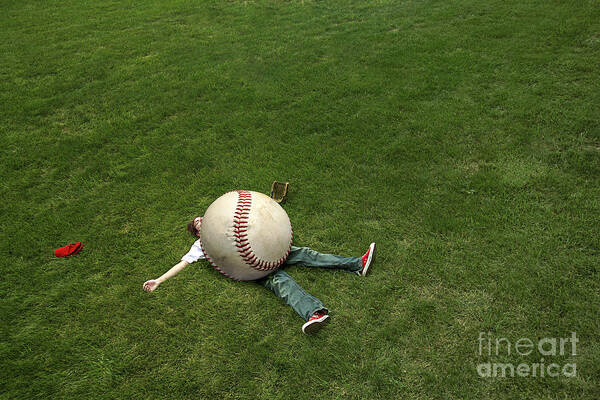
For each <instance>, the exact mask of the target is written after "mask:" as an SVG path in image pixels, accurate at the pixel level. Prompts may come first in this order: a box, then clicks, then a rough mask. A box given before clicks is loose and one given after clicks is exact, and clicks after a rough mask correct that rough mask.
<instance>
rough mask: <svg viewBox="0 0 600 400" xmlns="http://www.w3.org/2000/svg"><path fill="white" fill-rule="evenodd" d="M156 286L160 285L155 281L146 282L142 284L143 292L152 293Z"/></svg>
mask: <svg viewBox="0 0 600 400" xmlns="http://www.w3.org/2000/svg"><path fill="white" fill-rule="evenodd" d="M158 285H160V283H159V282H158V281H157V280H155V279H152V280H149V281H146V282H144V290H145V291H146V292H152V291H154V289H156V288H157V287H158Z"/></svg>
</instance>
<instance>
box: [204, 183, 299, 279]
mask: <svg viewBox="0 0 600 400" xmlns="http://www.w3.org/2000/svg"><path fill="white" fill-rule="evenodd" d="M200 242H201V244H202V250H203V251H204V254H205V255H206V258H207V259H208V261H209V262H210V263H211V265H212V266H213V267H214V268H215V269H217V270H218V271H220V272H221V273H222V274H224V275H226V276H228V277H230V278H233V279H235V280H241V281H248V280H254V279H259V278H262V277H263V276H266V275H268V274H269V273H271V272H272V271H274V270H276V269H277V268H279V266H280V265H281V264H282V263H283V262H284V261H285V259H286V257H287V256H288V254H289V252H290V248H291V246H292V225H291V224H290V219H289V218H288V215H287V213H286V212H285V210H284V209H283V208H281V206H280V205H279V204H277V202H275V200H273V199H271V198H270V197H268V196H266V195H264V194H262V193H258V192H252V191H248V190H236V191H233V192H229V193H226V194H224V195H223V196H221V197H219V198H218V199H217V200H215V201H214V202H213V203H212V204H211V205H210V206H209V207H208V209H207V210H206V213H205V214H204V218H203V219H202V226H201V228H200Z"/></svg>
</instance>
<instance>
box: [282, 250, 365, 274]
mask: <svg viewBox="0 0 600 400" xmlns="http://www.w3.org/2000/svg"><path fill="white" fill-rule="evenodd" d="M293 264H298V265H302V266H305V267H321V268H330V269H343V270H346V271H348V272H356V271H360V270H361V269H362V259H361V258H359V257H342V256H336V255H333V254H322V253H319V252H316V251H314V250H312V249H309V248H308V247H296V246H292V249H291V250H290V254H289V255H288V257H287V259H286V260H285V263H284V265H293Z"/></svg>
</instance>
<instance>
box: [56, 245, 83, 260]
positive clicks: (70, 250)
mask: <svg viewBox="0 0 600 400" xmlns="http://www.w3.org/2000/svg"><path fill="white" fill-rule="evenodd" d="M82 248H83V243H81V242H75V243H71V244H68V245H66V246H65V247H61V248H60V249H56V250H54V255H55V256H56V257H69V256H72V255H75V254H77V253H79V252H80V251H81V249H82Z"/></svg>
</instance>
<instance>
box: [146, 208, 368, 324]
mask: <svg viewBox="0 0 600 400" xmlns="http://www.w3.org/2000/svg"><path fill="white" fill-rule="evenodd" d="M201 224H202V217H196V218H194V220H193V221H191V222H190V223H189V224H188V226H187V229H188V231H189V232H190V233H191V234H192V235H194V237H198V238H200V226H201ZM205 258H206V257H205V256H204V253H203V252H202V247H201V245H200V239H197V240H196V241H195V242H194V244H193V245H192V248H191V249H190V251H189V252H188V253H187V254H186V255H184V256H183V257H182V258H181V261H180V262H179V263H178V264H176V265H174V266H173V267H172V268H171V269H169V270H168V271H167V272H166V273H165V274H164V275H162V276H160V277H159V278H156V279H152V280H149V281H146V282H144V285H143V288H144V290H145V291H147V292H153V291H154V290H156V288H158V286H160V284H162V283H163V282H164V281H166V280H167V279H169V278H172V277H174V276H175V275H177V274H178V273H180V272H181V271H182V270H183V269H184V268H185V267H187V266H188V265H189V264H191V263H193V262H196V261H198V260H200V259H205ZM374 260H375V243H371V245H370V246H369V248H368V250H367V252H366V253H365V254H364V255H363V256H362V257H342V256H336V255H333V254H321V253H319V252H316V251H314V250H312V249H309V248H308V247H295V246H292V248H291V250H290V254H289V255H288V257H287V259H286V260H285V262H284V263H283V264H282V267H284V266H286V265H293V264H298V265H302V266H305V267H320V268H329V269H342V270H345V271H348V272H351V273H354V274H356V275H358V276H366V275H367V272H368V271H369V267H370V266H371V264H372V263H373V262H374ZM255 282H257V283H258V284H260V285H262V286H264V287H266V288H267V289H269V290H271V291H272V292H273V293H275V295H276V296H277V297H279V298H280V299H282V300H283V301H285V302H286V303H287V304H289V305H290V306H291V307H292V308H293V309H294V311H296V312H297V313H298V315H300V316H301V317H302V318H304V320H305V321H306V323H305V324H304V325H302V332H304V333H307V334H311V333H314V332H316V331H318V330H319V329H320V328H321V327H322V326H323V325H325V324H327V323H328V322H329V310H327V308H325V306H324V305H323V303H322V302H321V301H320V300H319V299H317V298H315V297H313V296H311V295H310V294H308V293H306V291H305V290H304V289H302V287H301V286H300V285H299V284H298V283H297V282H296V281H295V280H294V279H293V278H292V277H291V276H290V275H288V274H287V273H286V272H285V271H283V270H282V269H281V267H280V268H279V269H277V270H276V271H275V272H273V273H271V274H269V275H267V276H266V277H264V278H261V279H258V280H256V281H255Z"/></svg>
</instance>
